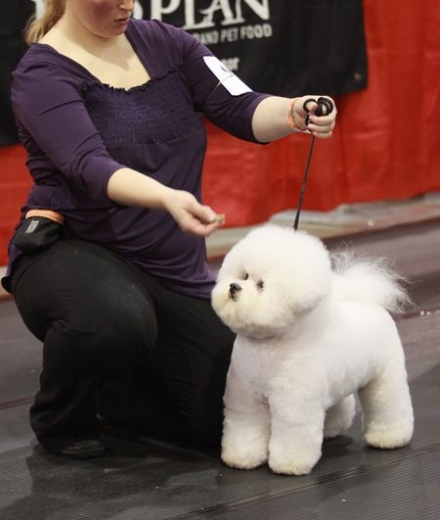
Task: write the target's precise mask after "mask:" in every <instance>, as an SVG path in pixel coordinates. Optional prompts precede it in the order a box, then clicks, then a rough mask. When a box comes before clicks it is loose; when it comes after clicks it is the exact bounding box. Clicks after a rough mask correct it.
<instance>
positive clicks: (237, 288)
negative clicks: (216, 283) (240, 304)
mask: <svg viewBox="0 0 440 520" xmlns="http://www.w3.org/2000/svg"><path fill="white" fill-rule="evenodd" d="M240 291H241V285H238V283H231V284H229V293H230V295H231V296H232V297H234V296H235V295H236V294H237V293H238V292H240Z"/></svg>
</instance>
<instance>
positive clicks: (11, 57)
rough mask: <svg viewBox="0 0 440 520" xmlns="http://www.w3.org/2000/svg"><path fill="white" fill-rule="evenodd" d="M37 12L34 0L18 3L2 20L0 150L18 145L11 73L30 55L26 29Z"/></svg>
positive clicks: (24, 0) (13, 4) (7, 9)
mask: <svg viewBox="0 0 440 520" xmlns="http://www.w3.org/2000/svg"><path fill="white" fill-rule="evenodd" d="M34 12H35V4H34V2H33V1H32V0H15V1H14V2H8V6H7V8H6V6H3V9H2V15H1V17H0V115H1V119H0V121H1V124H0V146H4V145H9V144H14V143H17V142H18V136H17V128H16V126H15V120H14V115H13V113H12V110H11V101H10V98H11V72H12V71H13V70H14V68H15V67H16V65H17V63H18V62H19V60H20V58H21V57H22V55H23V54H24V52H25V51H26V44H25V42H24V38H23V29H24V28H25V26H26V24H27V22H28V20H29V18H30V17H31V16H32V15H33V14H34Z"/></svg>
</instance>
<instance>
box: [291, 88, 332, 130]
mask: <svg viewBox="0 0 440 520" xmlns="http://www.w3.org/2000/svg"><path fill="white" fill-rule="evenodd" d="M319 97H321V96H302V97H299V98H297V99H296V101H295V103H294V105H293V107H292V117H293V118H294V121H295V123H296V124H297V126H298V127H299V128H304V129H305V130H308V131H309V132H310V133H312V134H313V135H314V136H315V137H318V138H319V139H328V138H329V137H331V136H332V133H333V129H334V128H335V125H336V114H337V110H336V104H335V102H334V101H333V99H332V98H330V97H328V96H322V97H324V98H326V99H328V100H330V101H331V104H332V105H333V109H332V110H331V112H329V113H328V111H327V107H326V106H323V107H322V110H323V114H322V115H317V113H316V111H317V109H318V103H317V100H318V98H319ZM306 101H307V110H306V109H305V106H304V103H306ZM307 116H309V118H308V124H307V126H306V118H307Z"/></svg>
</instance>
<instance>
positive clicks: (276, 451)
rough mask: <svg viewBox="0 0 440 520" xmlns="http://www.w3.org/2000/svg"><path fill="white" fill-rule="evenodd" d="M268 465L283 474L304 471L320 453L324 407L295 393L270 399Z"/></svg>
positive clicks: (296, 473)
mask: <svg viewBox="0 0 440 520" xmlns="http://www.w3.org/2000/svg"><path fill="white" fill-rule="evenodd" d="M269 406H270V410H271V435H270V441H269V466H270V468H271V469H272V471H274V472H275V473H280V474H283V475H307V474H308V473H310V472H311V471H312V468H313V467H314V466H315V464H316V463H317V462H318V460H319V459H320V457H321V450H322V442H323V430H324V418H325V413H324V410H323V409H322V408H321V407H320V406H319V404H317V405H316V406H315V403H311V402H310V401H309V400H305V399H301V396H296V397H295V398H294V400H292V399H288V398H287V399H286V396H285V395H283V396H278V397H276V396H274V398H272V399H270V403H269Z"/></svg>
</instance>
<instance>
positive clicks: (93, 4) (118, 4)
mask: <svg viewBox="0 0 440 520" xmlns="http://www.w3.org/2000/svg"><path fill="white" fill-rule="evenodd" d="M133 7H134V0H67V2H66V9H68V10H70V11H71V13H72V14H73V16H74V19H75V20H76V22H78V23H80V24H81V25H82V26H83V27H84V28H85V29H87V30H88V31H90V32H91V33H92V34H94V35H96V36H100V37H103V38H111V37H114V36H119V35H120V34H122V33H124V32H125V29H126V28H127V25H128V21H129V19H130V17H131V13H132V11H133Z"/></svg>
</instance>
